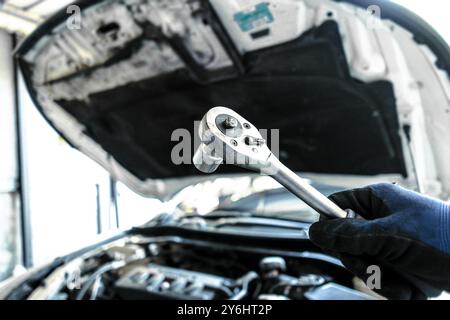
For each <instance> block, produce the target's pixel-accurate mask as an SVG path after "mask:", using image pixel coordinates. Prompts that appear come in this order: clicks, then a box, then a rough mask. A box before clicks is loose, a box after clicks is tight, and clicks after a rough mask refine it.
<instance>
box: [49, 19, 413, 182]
mask: <svg viewBox="0 0 450 320" xmlns="http://www.w3.org/2000/svg"><path fill="white" fill-rule="evenodd" d="M243 64H244V67H245V74H243V75H242V76H239V77H238V78H233V79H230V80H224V81H220V82H216V83H214V84H208V85H204V84H198V83H197V82H196V81H195V80H193V79H192V77H191V76H190V74H189V72H188V71H187V70H181V71H177V72H173V73H170V74H166V75H164V76H159V77H156V78H153V79H148V80H145V81H141V82H140V83H139V84H131V85H125V86H122V87H119V88H114V89H113V90H110V91H106V92H103V93H99V94H93V95H91V96H90V97H89V104H88V105H87V104H86V103H85V102H82V101H58V104H60V105H61V106H62V107H63V108H64V109H66V110H67V111H68V112H69V113H71V114H72V115H74V116H75V117H76V118H77V119H79V120H80V121H81V122H82V123H83V124H84V125H85V126H86V128H87V134H88V135H89V136H91V137H92V138H93V139H94V140H95V141H97V142H98V143H100V144H101V145H102V147H103V148H104V149H105V150H106V151H107V152H108V153H110V154H112V155H113V156H114V158H115V159H116V160H117V161H118V162H119V163H121V164H122V165H123V166H124V167H126V168H128V169H129V170H130V172H132V173H133V174H134V175H136V176H137V177H139V178H140V179H142V180H145V179H148V178H154V177H158V178H167V177H178V176H188V175H195V174H198V172H197V171H196V169H195V168H194V167H193V166H191V165H188V164H184V165H174V164H173V163H172V161H171V150H172V148H173V147H174V146H175V145H176V144H177V143H178V142H177V141H171V134H172V132H173V131H174V130H176V129H178V128H185V129H188V130H189V131H190V132H191V136H192V137H194V135H195V134H196V133H195V132H194V125H193V123H194V121H196V120H200V119H201V118H202V116H203V115H204V114H205V113H206V112H207V110H208V109H209V108H211V107H213V106H216V105H223V106H228V107H231V108H233V109H234V110H236V111H237V112H238V113H240V114H242V115H243V116H244V117H246V118H248V119H252V121H253V122H254V123H255V124H256V125H257V126H258V127H259V128H267V129H280V157H281V160H282V161H284V162H285V163H286V164H287V165H288V166H289V167H291V168H293V169H295V170H298V171H310V172H318V173H343V174H361V175H371V174H381V173H403V174H404V173H405V169H404V166H403V159H402V152H401V143H400V139H399V134H398V131H399V128H398V120H397V113H396V106H395V99H394V95H393V91H392V86H391V85H390V83H389V82H385V81H378V82H374V83H370V84H363V83H359V82H357V81H355V80H353V79H351V78H350V76H349V73H348V67H347V65H346V62H345V57H344V53H343V50H342V47H341V45H340V37H339V34H338V30H337V26H336V24H335V23H333V22H329V23H325V24H324V25H322V26H321V27H319V28H317V29H315V30H311V31H310V32H309V33H308V34H306V35H304V36H302V37H301V38H299V39H297V40H295V41H293V42H291V43H289V44H285V45H282V46H278V47H275V48H270V49H266V50H261V51H258V52H254V53H250V54H247V55H246V56H245V57H244V60H243ZM192 149H193V146H192ZM350 154H351V157H349V156H348V155H350ZM219 170H221V171H220V172H219V173H221V172H231V171H236V170H238V169H236V168H235V167H230V166H222V167H221V168H220V169H219Z"/></svg>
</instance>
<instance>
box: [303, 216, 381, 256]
mask: <svg viewBox="0 0 450 320" xmlns="http://www.w3.org/2000/svg"><path fill="white" fill-rule="evenodd" d="M384 231H385V230H383V228H381V227H380V226H379V224H376V223H374V221H367V220H360V219H334V220H324V221H319V222H316V223H314V224H313V225H311V226H310V228H309V238H310V240H311V241H312V242H313V243H314V244H315V245H317V246H319V247H320V248H322V249H323V250H328V251H334V252H342V253H349V254H353V255H362V254H369V255H373V256H378V255H381V257H382V255H383V248H384V247H385V245H386V241H387V240H389V239H388V238H387V237H385V235H384Z"/></svg>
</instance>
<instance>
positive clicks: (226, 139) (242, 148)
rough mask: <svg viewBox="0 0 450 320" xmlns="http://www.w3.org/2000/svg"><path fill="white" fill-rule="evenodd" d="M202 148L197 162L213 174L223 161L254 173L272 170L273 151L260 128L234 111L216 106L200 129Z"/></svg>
mask: <svg viewBox="0 0 450 320" xmlns="http://www.w3.org/2000/svg"><path fill="white" fill-rule="evenodd" d="M198 133H199V136H200V140H201V143H200V146H199V147H198V149H197V150H196V152H195V154H194V158H193V163H194V165H195V166H196V167H197V169H198V170H200V171H202V172H205V173H211V172H214V171H215V170H217V168H218V167H219V165H220V164H221V163H223V162H225V163H226V164H234V165H237V166H241V167H244V168H247V169H251V170H268V169H269V168H270V166H271V163H270V161H269V158H270V156H271V155H272V152H271V151H270V149H269V148H268V147H267V144H266V141H265V140H264V139H263V137H262V136H261V134H260V132H259V131H258V129H257V128H256V127H255V126H254V125H253V124H251V123H250V122H249V121H247V120H246V119H244V118H243V117H242V116H240V115H239V114H237V113H236V112H234V111H233V110H231V109H229V108H225V107H215V108H212V109H211V110H209V111H208V112H207V113H206V115H205V116H204V117H203V119H202V121H201V122H200V126H199V132H198Z"/></svg>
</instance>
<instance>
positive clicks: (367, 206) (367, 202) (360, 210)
mask: <svg viewBox="0 0 450 320" xmlns="http://www.w3.org/2000/svg"><path fill="white" fill-rule="evenodd" d="M328 198H329V199H330V200H331V201H333V202H334V203H336V204H337V205H338V206H339V207H341V208H342V209H351V210H353V211H354V212H356V213H357V214H359V215H361V216H362V217H363V218H364V219H367V220H372V219H376V218H381V217H385V216H388V215H390V214H391V211H390V209H389V208H388V207H387V206H386V205H385V203H384V202H383V200H381V199H380V198H379V197H378V196H377V195H376V194H375V193H374V191H373V190H372V188H371V187H370V186H369V187H364V188H358V189H352V190H346V191H341V192H337V193H334V194H332V195H330V196H329V197H328Z"/></svg>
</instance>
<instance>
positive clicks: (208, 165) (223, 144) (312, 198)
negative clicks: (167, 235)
mask: <svg viewBox="0 0 450 320" xmlns="http://www.w3.org/2000/svg"><path fill="white" fill-rule="evenodd" d="M199 135H200V140H201V143H200V146H199V147H198V149H197V150H196V152H195V154H194V157H193V163H194V165H195V166H196V168H197V169H198V170H200V171H202V172H205V173H212V172H214V171H215V170H217V168H218V167H219V166H220V165H221V164H222V163H226V164H233V165H237V166H240V167H242V168H246V169H249V170H253V171H260V172H261V173H262V174H267V175H270V176H271V177H273V178H274V179H275V180H276V181H278V182H279V183H280V184H281V185H283V186H284V187H285V188H286V189H287V190H289V191H290V192H292V193H293V194H294V195H296V196H297V197H298V198H300V199H301V200H303V201H304V202H305V203H306V204H307V205H309V206H310V207H311V208H313V209H314V210H316V211H317V212H318V213H319V214H321V215H323V216H326V217H328V218H355V213H354V212H353V211H351V210H348V211H345V210H343V209H341V208H339V207H338V206H337V205H336V204H335V203H334V202H332V201H331V200H329V199H328V198H327V197H326V196H324V195H323V194H322V193H320V192H319V191H318V190H317V189H315V188H314V187H313V186H311V185H310V184H309V183H308V181H307V180H305V179H303V178H301V177H299V176H298V175H297V174H296V173H294V172H293V171H291V170H290V169H289V168H287V167H286V166H285V165H283V164H282V163H281V162H280V160H278V158H277V157H276V156H275V155H274V154H273V153H272V152H271V151H270V149H269V147H268V146H267V144H266V141H265V140H264V139H263V137H262V136H261V134H260V132H259V130H258V129H257V128H256V127H255V126H254V125H253V124H251V123H250V122H249V121H247V120H246V119H244V118H243V117H242V116H240V115H239V114H238V113H236V112H235V111H233V110H231V109H229V108H225V107H215V108H212V109H210V110H209V111H208V112H207V113H206V114H205V116H204V117H203V119H202V121H201V122H200V125H199Z"/></svg>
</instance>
